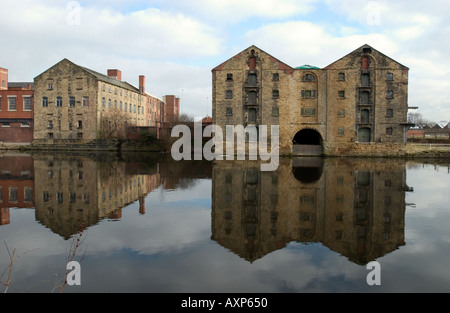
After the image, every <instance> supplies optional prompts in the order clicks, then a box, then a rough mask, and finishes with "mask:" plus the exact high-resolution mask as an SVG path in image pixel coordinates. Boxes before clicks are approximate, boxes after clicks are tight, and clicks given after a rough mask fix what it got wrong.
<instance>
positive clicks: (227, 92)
mask: <svg viewBox="0 0 450 313" xmlns="http://www.w3.org/2000/svg"><path fill="white" fill-rule="evenodd" d="M225 99H233V91H232V90H227V91H226V93H225Z"/></svg>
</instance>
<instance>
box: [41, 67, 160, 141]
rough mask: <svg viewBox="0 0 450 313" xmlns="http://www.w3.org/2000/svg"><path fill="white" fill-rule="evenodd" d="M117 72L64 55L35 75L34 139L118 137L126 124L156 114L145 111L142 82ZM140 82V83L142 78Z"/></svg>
mask: <svg viewBox="0 0 450 313" xmlns="http://www.w3.org/2000/svg"><path fill="white" fill-rule="evenodd" d="M121 76H122V74H121V71H119V70H108V75H103V74H100V73H97V72H95V71H92V70H90V69H87V68H84V67H82V66H79V65H76V64H74V63H73V62H71V61H69V60H67V59H64V60H62V61H61V62H59V63H58V64H56V65H54V66H53V67H51V68H50V69H48V70H47V71H45V72H44V73H42V74H40V75H39V76H37V77H36V78H35V79H34V82H35V99H36V105H35V121H36V123H35V128H34V141H33V143H34V144H60V143H63V144H67V143H74V142H75V143H86V142H90V141H92V140H96V139H110V138H122V137H125V136H124V133H125V132H126V131H127V129H128V127H131V126H149V125H148V123H149V122H152V123H153V122H154V121H151V119H150V118H149V117H150V116H155V117H156V115H155V114H152V112H150V111H149V109H150V108H149V104H151V103H152V101H151V100H152V99H150V98H152V96H150V95H149V94H147V93H145V88H144V86H143V85H142V86H140V88H137V87H134V86H132V85H131V84H129V83H127V82H124V81H122V80H121V78H122V77H121ZM139 81H140V83H141V82H142V83H144V82H145V79H144V77H143V76H140V79H139ZM152 108H153V106H152ZM154 108H155V109H156V106H154ZM158 110H160V109H158ZM158 112H159V111H158Z"/></svg>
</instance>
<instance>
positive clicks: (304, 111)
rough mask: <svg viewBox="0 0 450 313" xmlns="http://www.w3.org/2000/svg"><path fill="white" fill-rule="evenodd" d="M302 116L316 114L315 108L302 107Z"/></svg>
mask: <svg viewBox="0 0 450 313" xmlns="http://www.w3.org/2000/svg"><path fill="white" fill-rule="evenodd" d="M302 116H316V109H313V108H303V109H302Z"/></svg>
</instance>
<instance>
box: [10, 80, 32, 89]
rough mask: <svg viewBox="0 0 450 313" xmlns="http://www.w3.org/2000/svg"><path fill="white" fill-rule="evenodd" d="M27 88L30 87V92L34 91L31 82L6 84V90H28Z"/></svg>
mask: <svg viewBox="0 0 450 313" xmlns="http://www.w3.org/2000/svg"><path fill="white" fill-rule="evenodd" d="M28 86H30V88H31V90H33V89H34V83H32V82H29V83H28V82H15V83H12V82H9V83H8V88H24V89H28Z"/></svg>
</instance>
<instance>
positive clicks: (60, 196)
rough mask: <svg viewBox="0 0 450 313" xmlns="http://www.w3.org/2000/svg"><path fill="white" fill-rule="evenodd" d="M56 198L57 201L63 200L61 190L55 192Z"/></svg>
mask: <svg viewBox="0 0 450 313" xmlns="http://www.w3.org/2000/svg"><path fill="white" fill-rule="evenodd" d="M56 199H57V200H58V203H62V202H63V200H64V199H63V193H62V192H57V193H56Z"/></svg>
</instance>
